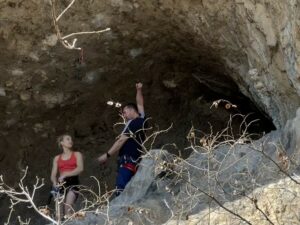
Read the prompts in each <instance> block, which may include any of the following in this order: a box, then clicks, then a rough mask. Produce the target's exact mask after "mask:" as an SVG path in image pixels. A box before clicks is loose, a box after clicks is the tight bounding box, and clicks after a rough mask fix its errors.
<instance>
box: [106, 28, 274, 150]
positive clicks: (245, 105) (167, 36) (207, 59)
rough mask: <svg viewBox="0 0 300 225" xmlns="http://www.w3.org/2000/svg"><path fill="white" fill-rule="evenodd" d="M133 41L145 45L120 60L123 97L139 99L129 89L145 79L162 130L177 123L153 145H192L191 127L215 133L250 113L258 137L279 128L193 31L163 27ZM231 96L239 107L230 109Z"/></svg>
mask: <svg viewBox="0 0 300 225" xmlns="http://www.w3.org/2000/svg"><path fill="white" fill-rule="evenodd" d="M166 30H167V29H166ZM149 33H150V32H149ZM123 41H124V43H127V45H130V44H128V43H131V42H130V41H132V40H131V39H130V38H128V39H126V37H125V38H124V40H123ZM131 46H140V47H139V48H138V49H134V50H136V51H140V52H141V53H140V55H138V56H135V57H134V58H133V59H131V60H124V61H122V62H120V65H121V67H123V68H126V69H125V70H123V71H122V73H121V74H120V73H119V74H118V76H119V77H118V81H116V82H117V83H122V84H123V87H124V88H119V89H120V90H119V92H120V93H122V94H121V96H122V97H123V99H121V100H122V101H123V102H126V101H128V99H134V96H133V94H134V93H131V94H128V87H130V86H131V87H132V84H130V83H132V81H134V80H140V81H142V82H143V83H144V84H145V85H144V86H145V88H144V95H145V102H146V105H145V108H146V111H147V112H146V113H147V115H150V116H151V118H153V121H154V123H155V124H159V127H160V128H161V129H165V128H167V127H168V126H170V125H171V124H173V128H172V129H171V131H169V132H168V133H167V134H164V135H163V137H161V138H158V139H157V141H156V143H155V145H154V146H153V147H155V148H159V147H161V146H163V145H165V144H168V143H174V142H175V143H176V144H177V145H178V148H179V149H183V148H184V147H186V145H187V144H188V142H187V139H186V138H185V137H186V135H187V134H188V132H189V130H190V129H191V127H192V126H193V127H194V128H196V129H199V130H201V132H203V133H210V132H211V129H212V130H213V132H218V131H221V130H223V129H224V128H226V126H227V124H228V121H229V119H230V117H232V116H234V115H237V114H240V115H244V116H246V117H247V119H246V122H247V123H248V124H250V123H251V125H249V127H248V129H247V130H248V132H249V133H252V134H253V136H252V137H253V138H256V139H257V138H260V137H261V136H262V135H263V134H264V133H268V132H270V131H271V130H274V129H275V126H274V125H273V123H272V121H271V119H270V118H269V117H268V115H266V114H264V113H263V112H262V111H261V110H260V109H259V108H258V107H257V106H256V105H255V104H254V103H253V102H251V100H250V99H249V98H247V97H246V96H245V95H244V94H242V93H241V91H240V90H239V87H238V85H237V84H236V83H235V81H234V80H233V79H232V78H231V77H230V73H232V71H230V70H229V69H228V68H226V66H225V64H224V60H223V59H222V58H220V56H219V55H218V52H215V51H214V50H213V49H212V47H210V46H205V45H203V43H201V42H198V41H196V40H195V38H194V37H193V35H191V34H190V33H179V31H177V32H176V33H168V32H166V31H160V32H159V33H156V35H153V36H150V37H148V40H147V41H146V42H143V43H142V44H141V43H140V42H136V43H133V44H131ZM127 51H129V52H130V49H129V50H127ZM131 51H132V50H131ZM122 64H123V65H122ZM126 71H127V72H126ZM102 90H103V89H102ZM217 100H222V101H220V104H219V106H218V107H217V108H215V107H214V106H212V105H213V103H214V102H215V101H217ZM227 101H228V102H230V103H232V104H233V105H234V106H236V108H235V107H230V108H229V109H226V107H225V106H226V103H228V102H227ZM242 121H243V118H242V117H238V116H235V117H234V119H233V120H232V124H231V125H232V130H233V133H234V134H235V135H238V134H239V133H240V132H241V128H243V126H241V123H242Z"/></svg>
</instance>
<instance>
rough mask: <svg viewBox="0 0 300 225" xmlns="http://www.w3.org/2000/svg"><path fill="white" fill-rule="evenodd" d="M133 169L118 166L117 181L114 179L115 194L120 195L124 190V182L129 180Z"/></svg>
mask: <svg viewBox="0 0 300 225" xmlns="http://www.w3.org/2000/svg"><path fill="white" fill-rule="evenodd" d="M133 175H134V173H133V171H131V170H129V169H127V168H125V167H120V168H119V170H118V175H117V181H116V189H117V192H116V196H118V195H120V193H121V192H122V191H123V190H124V188H125V186H126V184H127V183H128V182H129V181H130V179H131V178H132V177H133Z"/></svg>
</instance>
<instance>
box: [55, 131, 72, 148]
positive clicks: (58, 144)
mask: <svg viewBox="0 0 300 225" xmlns="http://www.w3.org/2000/svg"><path fill="white" fill-rule="evenodd" d="M65 136H70V137H71V138H72V136H71V135H70V134H62V135H60V136H58V137H57V139H56V142H57V146H58V149H59V150H61V151H62V150H63V147H62V146H61V143H60V142H62V141H63V140H64V137H65Z"/></svg>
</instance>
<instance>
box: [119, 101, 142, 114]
mask: <svg viewBox="0 0 300 225" xmlns="http://www.w3.org/2000/svg"><path fill="white" fill-rule="evenodd" d="M125 107H127V108H129V109H133V110H134V111H136V112H137V113H139V110H138V107H137V105H136V104H135V103H127V104H125V105H124V106H123V108H122V110H124V108H125Z"/></svg>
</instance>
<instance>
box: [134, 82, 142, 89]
mask: <svg viewBox="0 0 300 225" xmlns="http://www.w3.org/2000/svg"><path fill="white" fill-rule="evenodd" d="M135 87H136V89H137V90H141V89H142V87H143V84H142V83H141V82H138V83H136V84H135Z"/></svg>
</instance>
